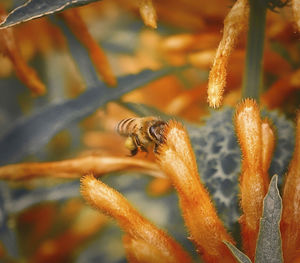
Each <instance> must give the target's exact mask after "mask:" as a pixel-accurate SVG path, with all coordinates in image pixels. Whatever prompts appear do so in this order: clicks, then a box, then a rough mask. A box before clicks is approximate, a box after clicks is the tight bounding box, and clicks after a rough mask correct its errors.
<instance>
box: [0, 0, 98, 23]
mask: <svg viewBox="0 0 300 263" xmlns="http://www.w3.org/2000/svg"><path fill="white" fill-rule="evenodd" d="M96 1H99V0H50V1H46V0H29V1H27V2H26V3H25V4H23V5H21V6H19V7H17V8H15V9H14V10H13V11H11V12H10V13H9V14H8V16H7V17H6V19H5V20H4V21H3V22H2V23H1V24H0V27H2V28H5V27H10V26H14V25H17V24H19V23H22V22H25V21H29V20H32V19H35V18H39V17H42V16H46V15H51V14H55V13H58V12H61V11H63V10H65V9H67V8H71V7H75V6H81V5H86V4H89V3H92V2H96Z"/></svg>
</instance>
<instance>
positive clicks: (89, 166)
mask: <svg viewBox="0 0 300 263" xmlns="http://www.w3.org/2000/svg"><path fill="white" fill-rule="evenodd" d="M126 169H129V170H139V171H143V172H146V173H148V174H149V175H152V176H154V177H159V178H165V175H164V174H163V173H162V172H161V171H160V170H159V169H158V167H157V165H156V164H155V163H153V162H149V161H146V160H141V159H137V158H130V157H115V156H105V157H104V156H86V157H81V158H76V159H70V160H64V161H58V162H48V163H20V164H11V165H6V166H2V167H0V179H9V180H24V179H32V178H36V177H45V176H51V177H60V178H76V177H79V176H81V175H82V174H86V173H93V174H95V175H101V174H105V173H109V172H113V171H123V170H126Z"/></svg>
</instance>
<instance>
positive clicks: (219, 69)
mask: <svg viewBox="0 0 300 263" xmlns="http://www.w3.org/2000/svg"><path fill="white" fill-rule="evenodd" d="M248 15H249V6H248V1H247V0H238V1H236V2H235V4H234V6H233V7H232V8H231V10H230V12H229V13H228V15H227V17H226V18H225V21H224V30H223V37H222V40H221V42H220V44H219V46H218V49H217V53H216V56H215V59H214V63H213V66H212V68H211V71H210V73H209V82H208V90H207V94H208V103H209V105H210V106H211V107H214V108H216V107H220V105H221V102H222V96H223V92H224V88H225V85H226V75H227V64H228V59H229V56H230V54H231V52H232V50H233V48H234V46H235V44H236V42H237V40H238V37H239V35H240V33H241V32H242V31H243V30H244V28H245V27H246V26H247V22H248Z"/></svg>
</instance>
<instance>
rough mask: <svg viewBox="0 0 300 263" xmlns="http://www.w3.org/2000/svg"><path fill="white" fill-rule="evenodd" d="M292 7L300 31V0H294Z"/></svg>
mask: <svg viewBox="0 0 300 263" xmlns="http://www.w3.org/2000/svg"><path fill="white" fill-rule="evenodd" d="M291 2H292V9H293V13H294V21H295V24H296V26H297V28H298V31H299V32H300V1H299V0H292V1H291Z"/></svg>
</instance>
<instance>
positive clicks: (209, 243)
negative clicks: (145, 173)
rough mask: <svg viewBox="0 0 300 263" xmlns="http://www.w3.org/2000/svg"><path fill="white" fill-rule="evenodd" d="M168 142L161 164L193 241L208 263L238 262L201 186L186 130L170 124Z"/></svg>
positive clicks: (161, 153) (163, 147)
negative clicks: (173, 189) (228, 246)
mask: <svg viewBox="0 0 300 263" xmlns="http://www.w3.org/2000/svg"><path fill="white" fill-rule="evenodd" d="M164 136H165V140H164V143H162V144H161V145H160V146H159V149H158V154H157V158H158V162H159V164H160V166H161V168H162V170H163V171H164V172H165V173H166V174H167V175H168V176H169V178H170V179H171V181H172V183H173V184H174V186H175V188H176V189H177V191H178V195H179V201H180V206H181V209H182V212H183V217H184V220H185V223H186V225H187V227H188V229H189V231H190V234H191V239H192V240H193V241H194V242H195V244H196V245H197V248H198V250H199V253H200V254H202V256H203V259H204V260H205V262H235V260H234V259H233V256H232V255H231V253H230V252H229V250H228V249H227V247H226V246H225V244H224V243H223V241H224V240H226V241H228V242H232V243H233V240H232V238H231V237H230V235H229V234H228V233H227V232H226V230H225V228H224V226H223V224H222V222H221V220H220V219H219V218H218V215H217V212H216V210H215V208H214V206H213V204H212V203H211V199H210V196H209V194H208V192H207V190H206V189H205V187H204V186H203V185H202V183H201V181H200V178H199V175H198V172H197V164H196V160H195V155H194V152H193V150H192V147H191V144H190V141H189V137H188V134H187V132H186V130H185V128H184V127H183V126H182V125H181V124H179V123H178V122H176V121H170V122H169V123H168V125H167V127H166V128H165V131H164Z"/></svg>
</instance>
